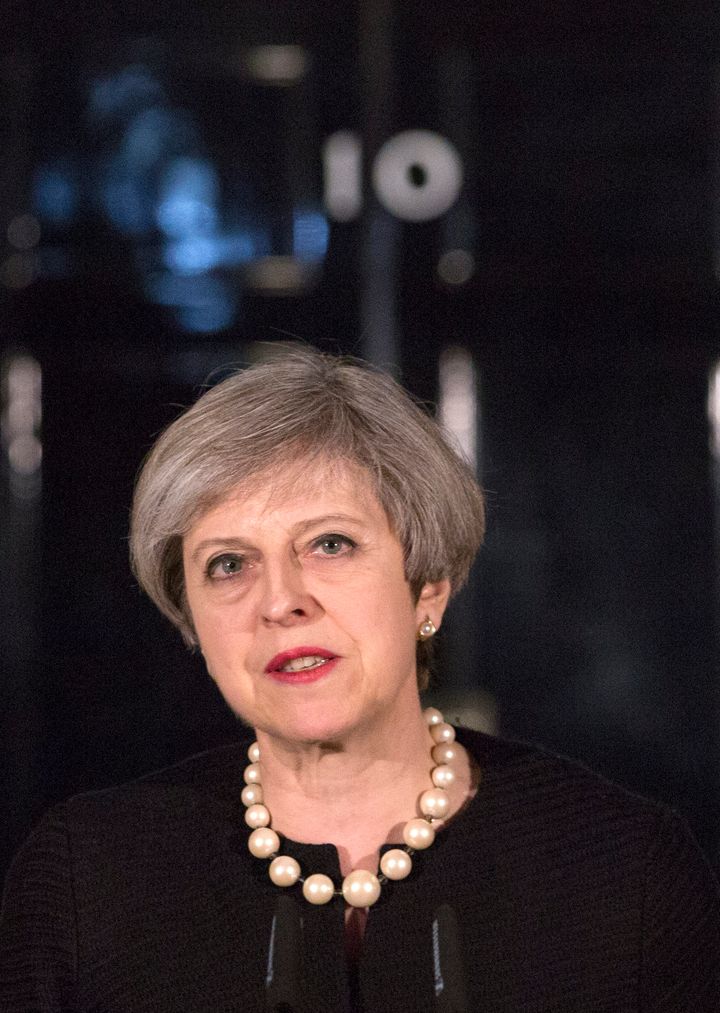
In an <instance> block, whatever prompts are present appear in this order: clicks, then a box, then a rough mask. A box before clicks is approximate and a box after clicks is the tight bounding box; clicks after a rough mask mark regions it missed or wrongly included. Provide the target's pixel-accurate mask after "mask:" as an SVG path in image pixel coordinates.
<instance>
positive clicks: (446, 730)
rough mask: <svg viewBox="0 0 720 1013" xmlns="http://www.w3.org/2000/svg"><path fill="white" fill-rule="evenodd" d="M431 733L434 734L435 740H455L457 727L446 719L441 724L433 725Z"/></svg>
mask: <svg viewBox="0 0 720 1013" xmlns="http://www.w3.org/2000/svg"><path fill="white" fill-rule="evenodd" d="M430 734H431V735H432V737H433V741H434V742H454V741H455V729H454V728H453V726H452V725H448V724H446V723H445V722H444V721H442V722H441V723H440V724H439V725H431V726H430Z"/></svg>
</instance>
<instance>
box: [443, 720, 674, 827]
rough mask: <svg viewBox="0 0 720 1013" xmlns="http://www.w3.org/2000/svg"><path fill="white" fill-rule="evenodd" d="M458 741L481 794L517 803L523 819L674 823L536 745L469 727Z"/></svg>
mask: <svg viewBox="0 0 720 1013" xmlns="http://www.w3.org/2000/svg"><path fill="white" fill-rule="evenodd" d="M457 738H458V740H459V741H460V742H461V744H462V745H463V746H465V748H466V749H467V750H468V751H469V752H470V753H471V754H472V755H473V757H474V758H475V761H476V763H477V764H478V767H479V768H480V771H481V778H482V786H481V789H480V790H481V791H485V792H486V793H487V794H488V795H489V796H490V797H491V798H492V799H493V800H494V801H496V802H497V803H498V804H504V805H505V806H506V807H511V806H512V805H513V804H514V803H516V802H517V803H521V805H522V808H523V810H524V811H525V812H526V813H527V815H528V816H529V815H530V814H532V813H535V812H536V811H542V812H544V814H545V821H546V822H547V820H548V819H549V818H550V817H551V814H553V813H557V814H558V816H559V817H560V818H562V819H563V820H567V819H568V818H569V817H570V816H571V815H572V814H573V813H575V814H576V815H577V818H578V819H581V820H582V821H590V820H594V821H597V820H598V819H601V820H602V819H611V820H619V821H623V820H633V821H637V820H641V821H644V820H647V821H650V822H651V823H653V822H656V821H657V820H661V821H663V820H666V819H668V818H669V819H674V818H677V817H676V813H675V812H674V811H673V810H672V809H671V808H670V807H669V806H667V805H665V804H663V803H662V802H658V801H655V800H653V799H649V798H646V797H645V796H643V795H641V794H638V793H636V792H634V791H632V790H631V789H629V788H627V787H624V786H622V785H620V784H617V783H616V782H614V781H612V780H610V779H608V778H607V777H605V776H603V775H602V774H599V773H597V772H596V771H594V770H592V769H591V768H590V767H588V766H586V765H585V764H584V763H583V762H581V761H579V760H577V759H573V758H571V757H568V756H564V755H562V754H559V753H556V752H553V751H552V750H550V749H547V748H546V747H544V746H541V745H538V744H536V743H529V742H524V741H520V740H515V739H508V738H501V737H495V736H492V735H487V734H485V733H483V732H478V731H473V730H471V729H468V728H458V729H457Z"/></svg>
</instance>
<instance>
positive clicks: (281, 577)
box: [183, 461, 449, 742]
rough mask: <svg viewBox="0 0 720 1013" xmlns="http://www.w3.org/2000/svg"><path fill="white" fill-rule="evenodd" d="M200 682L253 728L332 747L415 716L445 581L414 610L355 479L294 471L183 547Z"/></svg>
mask: <svg viewBox="0 0 720 1013" xmlns="http://www.w3.org/2000/svg"><path fill="white" fill-rule="evenodd" d="M183 561H184V569H185V583H186V590H187V598H188V603H189V607H190V611H191V613H192V618H193V623H194V626H195V631H196V633H197V636H198V639H199V641H200V646H201V648H202V651H203V653H204V655H205V660H206V662H207V666H208V670H209V671H210V673H211V675H212V677H213V678H214V679H215V681H216V683H217V685H218V687H219V688H220V691H221V692H222V694H223V696H224V697H225V700H226V701H227V703H228V704H229V706H230V707H231V708H232V710H233V711H235V712H236V713H237V714H239V715H240V716H242V717H243V718H244V719H245V720H246V721H247V722H249V723H250V724H251V725H253V726H254V727H255V728H258V729H262V730H263V731H266V732H268V733H270V734H274V735H279V736H281V737H283V738H285V739H287V740H292V741H304V742H313V741H331V740H337V739H340V738H342V737H343V736H344V735H346V734H348V733H350V732H351V731H353V730H354V729H357V728H363V727H367V726H368V724H369V723H372V721H373V720H374V719H375V720H377V719H378V718H380V717H381V716H382V718H383V720H387V717H388V715H389V714H393V715H396V716H397V718H398V720H402V719H403V717H405V716H408V715H409V714H410V713H411V711H412V710H413V709H415V710H416V708H417V686H416V672H415V643H416V634H417V628H418V626H419V624H420V623H421V622H422V621H423V619H425V617H426V615H428V614H429V615H430V617H431V618H432V620H433V621H434V623H435V625H436V626H439V625H440V620H441V618H442V614H443V610H444V608H445V604H446V602H447V597H448V592H449V586H448V582H447V581H440V582H438V583H436V584H427V585H425V587H424V588H423V589H422V591H421V594H420V597H419V599H418V601H417V602H414V601H413V597H412V595H411V592H410V588H409V586H408V583H407V581H406V580H405V575H404V570H403V551H402V547H401V545H400V543H399V541H398V539H397V538H396V537H395V535H394V533H393V532H392V530H391V528H390V525H389V523H388V519H387V517H386V515H385V511H384V510H383V508H382V507H381V505H380V503H379V502H378V500H377V499H376V497H375V495H374V493H373V491H372V489H371V486H370V483H369V482H368V480H367V479H366V478H365V476H364V475H362V473H359V472H358V471H356V470H354V469H351V468H349V467H347V468H346V467H341V466H338V465H330V464H328V465H326V466H322V465H321V464H318V462H317V461H308V462H305V463H302V462H300V463H299V464H298V465H297V466H296V468H295V469H294V472H293V474H290V475H284V476H283V481H282V484H281V485H279V484H277V483H270V482H268V483H267V484H260V486H259V487H258V488H257V489H254V490H252V491H250V492H248V490H247V489H243V490H242V491H238V493H237V495H230V496H229V497H228V498H227V499H225V500H223V501H222V502H221V503H220V504H219V505H218V506H216V507H214V508H213V509H211V510H210V511H208V512H207V513H206V514H204V515H203V516H202V517H201V518H200V519H199V520H198V521H197V523H196V524H195V525H194V526H193V527H192V528H191V530H190V531H189V532H188V534H187V535H186V537H185V539H184V542H183Z"/></svg>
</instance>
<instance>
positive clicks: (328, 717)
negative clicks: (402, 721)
mask: <svg viewBox="0 0 720 1013" xmlns="http://www.w3.org/2000/svg"><path fill="white" fill-rule="evenodd" d="M356 723H357V722H356V720H353V718H352V716H351V715H349V714H338V713H335V714H333V713H331V712H330V709H329V708H328V707H327V706H326V707H325V708H318V709H317V710H316V709H315V708H308V709H304V710H303V711H302V712H299V711H298V712H295V713H293V714H286V715H284V716H281V715H280V714H274V715H273V717H272V720H270V721H268V722H263V723H262V724H258V725H257V726H256V727H257V728H258V730H260V729H262V730H263V731H265V732H267V733H268V734H269V735H272V736H273V737H275V738H279V739H283V740H285V741H286V742H297V743H303V744H307V745H310V744H313V743H319V742H328V743H330V742H341V741H342V740H343V739H344V738H346V737H347V736H348V735H349V734H350V733H351V732H352V730H353V728H354V727H355V725H356Z"/></svg>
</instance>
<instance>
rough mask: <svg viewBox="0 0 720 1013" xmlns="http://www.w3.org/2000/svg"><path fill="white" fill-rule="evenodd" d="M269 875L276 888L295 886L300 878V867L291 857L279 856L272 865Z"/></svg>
mask: <svg viewBox="0 0 720 1013" xmlns="http://www.w3.org/2000/svg"><path fill="white" fill-rule="evenodd" d="M268 873H269V875H270V879H271V880H272V881H273V883H274V884H275V886H294V885H295V883H297V881H298V879H299V878H300V866H299V865H298V863H297V862H296V861H295V859H294V858H290V856H289V855H278V857H277V858H273V860H272V862H271V863H270V868H269V869H268Z"/></svg>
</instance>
